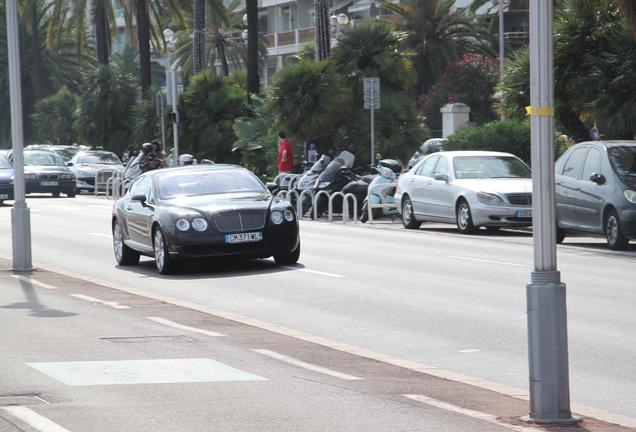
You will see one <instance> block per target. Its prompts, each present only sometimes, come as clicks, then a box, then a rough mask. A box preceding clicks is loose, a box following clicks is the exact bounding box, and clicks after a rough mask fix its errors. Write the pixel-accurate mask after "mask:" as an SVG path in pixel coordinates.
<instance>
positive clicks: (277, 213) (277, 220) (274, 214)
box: [270, 210, 283, 225]
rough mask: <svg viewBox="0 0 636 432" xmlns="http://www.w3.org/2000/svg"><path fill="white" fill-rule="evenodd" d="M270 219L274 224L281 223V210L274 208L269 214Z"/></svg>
mask: <svg viewBox="0 0 636 432" xmlns="http://www.w3.org/2000/svg"><path fill="white" fill-rule="evenodd" d="M270 219H271V220H272V222H274V225H280V224H282V223H283V212H280V211H278V210H274V211H273V212H272V214H271V215H270Z"/></svg>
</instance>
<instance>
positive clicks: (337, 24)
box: [329, 13, 349, 41]
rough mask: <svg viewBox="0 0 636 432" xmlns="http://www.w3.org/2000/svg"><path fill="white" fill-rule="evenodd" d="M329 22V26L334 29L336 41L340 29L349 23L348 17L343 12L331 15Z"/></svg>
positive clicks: (340, 33) (338, 38)
mask: <svg viewBox="0 0 636 432" xmlns="http://www.w3.org/2000/svg"><path fill="white" fill-rule="evenodd" d="M329 23H330V24H331V28H332V29H335V30H336V41H339V40H340V37H341V36H342V29H344V28H345V27H346V26H347V24H349V17H348V16H347V14H344V13H341V14H338V15H331V16H330V17H329Z"/></svg>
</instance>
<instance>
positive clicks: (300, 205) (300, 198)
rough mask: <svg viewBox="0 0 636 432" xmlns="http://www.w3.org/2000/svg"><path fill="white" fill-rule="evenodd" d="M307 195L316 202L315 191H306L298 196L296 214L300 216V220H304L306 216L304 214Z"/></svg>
mask: <svg viewBox="0 0 636 432" xmlns="http://www.w3.org/2000/svg"><path fill="white" fill-rule="evenodd" d="M305 195H308V196H309V200H310V201H311V202H312V203H313V202H314V191H312V190H309V189H306V190H304V191H302V192H301V193H300V195H298V200H297V201H296V214H297V215H298V220H302V219H303V217H304V216H305V212H303V198H304V197H305Z"/></svg>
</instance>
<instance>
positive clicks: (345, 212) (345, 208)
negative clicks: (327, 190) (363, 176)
mask: <svg viewBox="0 0 636 432" xmlns="http://www.w3.org/2000/svg"><path fill="white" fill-rule="evenodd" d="M336 197H342V222H343V223H347V221H348V220H349V209H350V208H349V200H352V201H353V218H352V221H353V223H356V222H358V198H356V196H355V195H354V194H351V193H348V194H346V195H345V194H344V193H343V192H334V193H333V194H331V196H329V204H328V207H327V219H328V220H329V222H333V200H334V199H335V198H336Z"/></svg>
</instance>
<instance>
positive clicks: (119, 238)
mask: <svg viewBox="0 0 636 432" xmlns="http://www.w3.org/2000/svg"><path fill="white" fill-rule="evenodd" d="M113 248H114V249H115V258H116V259H117V262H121V261H122V256H123V253H124V238H123V235H122V230H121V225H119V222H115V228H114V229H113Z"/></svg>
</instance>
